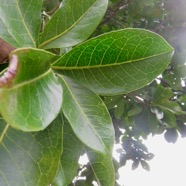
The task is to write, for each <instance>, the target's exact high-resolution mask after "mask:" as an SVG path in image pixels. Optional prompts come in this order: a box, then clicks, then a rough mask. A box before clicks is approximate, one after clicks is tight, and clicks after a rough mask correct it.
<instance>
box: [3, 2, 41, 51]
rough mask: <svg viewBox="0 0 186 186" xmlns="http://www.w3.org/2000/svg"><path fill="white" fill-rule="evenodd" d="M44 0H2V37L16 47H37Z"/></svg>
mask: <svg viewBox="0 0 186 186" xmlns="http://www.w3.org/2000/svg"><path fill="white" fill-rule="evenodd" d="M41 8H42V0H0V38H2V39H3V40H5V41H6V42H8V43H9V44H10V45H12V46H14V47H15V48H20V47H36V46H37V42H36V41H37V40H38V36H39V32H40V27H41Z"/></svg>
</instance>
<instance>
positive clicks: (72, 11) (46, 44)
mask: <svg viewBox="0 0 186 186" xmlns="http://www.w3.org/2000/svg"><path fill="white" fill-rule="evenodd" d="M107 4H108V1H107V0H87V1H84V0H71V1H69V0H64V1H63V2H62V4H61V6H60V8H59V9H58V11H57V12H56V13H55V14H54V15H53V17H52V18H51V19H50V21H49V22H48V23H47V24H46V26H45V28H44V30H43V32H42V33H41V34H40V46H39V47H40V48H45V49H46V48H61V47H72V46H74V45H77V44H78V43H80V42H82V41H84V40H86V39H87V38H88V37H89V36H90V35H91V34H92V32H93V31H94V29H95V28H96V27H97V25H98V24H99V22H100V21H101V19H102V17H103V16H104V13H105V11H106V9H107ZM61 17H63V19H61ZM67 20H68V21H67ZM51 27H52V28H56V29H51ZM85 30H86V32H85Z"/></svg>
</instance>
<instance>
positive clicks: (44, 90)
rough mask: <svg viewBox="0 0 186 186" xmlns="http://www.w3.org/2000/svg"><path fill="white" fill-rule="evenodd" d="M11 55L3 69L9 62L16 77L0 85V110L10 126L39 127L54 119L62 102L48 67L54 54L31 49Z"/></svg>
mask: <svg viewBox="0 0 186 186" xmlns="http://www.w3.org/2000/svg"><path fill="white" fill-rule="evenodd" d="M11 55H12V59H11V63H10V67H9V68H8V70H7V72H8V73H9V72H10V71H11V68H12V65H13V69H14V67H16V69H14V72H16V76H15V77H12V79H8V82H7V84H5V85H3V86H1V87H0V113H1V115H2V116H3V117H4V119H5V120H6V121H7V122H8V123H9V124H10V125H11V126H12V127H14V128H17V129H21V130H24V131H38V130H42V129H44V128H46V127H47V126H48V125H49V124H50V123H51V122H52V121H53V120H54V119H55V117H56V116H57V115H58V113H59V111H60V109H61V104H62V96H61V95H62V87H61V85H60V83H59V82H58V81H57V78H56V77H55V75H54V73H53V71H52V70H51V68H50V62H51V61H52V59H53V58H54V55H53V54H51V53H49V52H46V51H43V50H37V49H31V48H24V49H19V50H16V51H14V52H13V53H12V54H11ZM17 63H18V64H17ZM16 64H17V66H16Z"/></svg>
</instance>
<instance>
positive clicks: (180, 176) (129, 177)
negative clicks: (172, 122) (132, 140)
mask: <svg viewBox="0 0 186 186" xmlns="http://www.w3.org/2000/svg"><path fill="white" fill-rule="evenodd" d="M144 144H146V145H147V147H148V150H149V152H151V153H153V154H155V157H154V158H153V159H152V160H150V161H149V162H148V163H149V165H150V168H151V170H150V172H148V171H146V170H144V169H142V168H141V167H140V168H137V169H136V170H134V171H133V170H131V165H132V161H131V162H128V163H127V165H126V166H124V167H122V168H121V169H120V170H119V172H120V179H119V183H120V184H121V185H122V186H137V185H140V186H186V138H181V137H179V139H178V141H177V142H176V143H175V144H170V143H168V142H166V140H165V139H164V137H163V135H156V136H154V137H149V138H148V140H145V141H144Z"/></svg>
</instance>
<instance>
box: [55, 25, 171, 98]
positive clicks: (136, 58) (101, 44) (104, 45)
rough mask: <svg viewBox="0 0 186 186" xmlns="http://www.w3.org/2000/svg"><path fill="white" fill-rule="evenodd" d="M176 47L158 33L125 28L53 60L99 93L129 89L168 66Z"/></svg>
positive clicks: (61, 69) (141, 84) (62, 71)
mask: <svg viewBox="0 0 186 186" xmlns="http://www.w3.org/2000/svg"><path fill="white" fill-rule="evenodd" d="M172 55H173V48H172V47H171V46H170V45H169V44H168V43H167V42H166V41H165V40H164V39H163V38H162V37H160V36H159V35H157V34H155V33H152V32H150V31H147V30H142V29H125V30H120V31H115V32H111V33H108V34H104V35H101V36H99V37H96V38H93V39H91V40H89V41H87V42H85V43H83V44H81V45H79V46H77V47H75V48H74V49H72V50H71V51H70V52H68V53H67V54H65V55H64V56H62V57H61V58H60V59H59V60H57V61H56V62H55V63H54V64H53V68H54V69H58V70H59V72H60V73H62V74H65V75H67V76H69V77H72V78H74V79H75V80H77V81H78V82H79V83H81V84H83V85H84V86H86V87H88V88H89V89H91V90H92V91H93V92H95V93H97V94H100V95H112V94H121V93H128V92H131V91H134V90H136V89H139V88H141V87H143V86H145V85H146V84H148V83H150V82H151V81H152V80H153V79H154V78H156V77H157V75H159V74H160V73H162V72H163V70H165V68H166V67H167V65H168V63H169V62H170V59H171V57H172Z"/></svg>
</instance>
